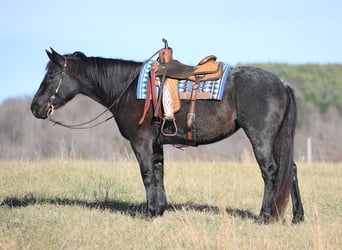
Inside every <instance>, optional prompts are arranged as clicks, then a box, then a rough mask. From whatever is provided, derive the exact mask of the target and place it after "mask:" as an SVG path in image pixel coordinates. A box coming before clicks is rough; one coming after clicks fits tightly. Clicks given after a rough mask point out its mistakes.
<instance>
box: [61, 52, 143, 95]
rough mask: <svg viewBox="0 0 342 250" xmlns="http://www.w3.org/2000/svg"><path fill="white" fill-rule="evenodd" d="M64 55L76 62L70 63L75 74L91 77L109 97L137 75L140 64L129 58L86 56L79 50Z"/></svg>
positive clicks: (123, 87) (118, 91)
mask: <svg viewBox="0 0 342 250" xmlns="http://www.w3.org/2000/svg"><path fill="white" fill-rule="evenodd" d="M64 56H65V57H66V58H67V59H70V60H73V61H74V62H76V63H73V65H72V70H73V72H74V73H75V74H77V75H78V76H81V77H85V78H88V79H92V80H93V82H95V83H96V84H97V85H96V86H95V87H96V88H99V89H101V90H102V91H104V92H105V93H103V94H104V95H105V96H110V97H111V98H115V95H117V93H121V91H122V90H123V89H125V88H126V85H127V84H130V83H131V82H132V81H133V78H136V77H138V74H139V71H140V67H141V65H142V63H141V62H136V61H130V60H122V59H112V58H103V57H92V56H90V57H88V56H86V55H85V54H84V53H83V52H80V51H75V52H73V53H72V54H66V55H64Z"/></svg>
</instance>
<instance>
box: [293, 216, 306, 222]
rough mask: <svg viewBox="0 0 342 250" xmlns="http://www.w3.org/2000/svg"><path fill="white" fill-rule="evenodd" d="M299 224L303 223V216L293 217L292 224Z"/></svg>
mask: <svg viewBox="0 0 342 250" xmlns="http://www.w3.org/2000/svg"><path fill="white" fill-rule="evenodd" d="M301 222H304V216H295V217H293V219H292V224H299V223H301Z"/></svg>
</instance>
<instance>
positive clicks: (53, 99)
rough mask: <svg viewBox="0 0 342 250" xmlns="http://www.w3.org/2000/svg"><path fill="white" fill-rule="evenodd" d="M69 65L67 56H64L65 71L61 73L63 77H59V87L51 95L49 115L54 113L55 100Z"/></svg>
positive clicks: (48, 107)
mask: <svg viewBox="0 0 342 250" xmlns="http://www.w3.org/2000/svg"><path fill="white" fill-rule="evenodd" d="M67 66H68V61H67V58H66V57H64V64H63V71H62V73H61V79H59V81H58V84H57V88H56V90H55V92H54V93H53V94H52V96H51V97H50V99H49V101H48V104H47V116H50V115H52V113H53V111H54V109H55V107H54V101H55V99H56V95H57V94H58V91H59V88H60V86H61V84H62V81H63V78H64V76H65V69H66V67H67Z"/></svg>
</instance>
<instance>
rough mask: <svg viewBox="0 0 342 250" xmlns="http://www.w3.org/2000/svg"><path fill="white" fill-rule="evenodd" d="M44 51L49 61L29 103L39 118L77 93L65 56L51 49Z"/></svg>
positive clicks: (45, 116) (46, 115)
mask: <svg viewBox="0 0 342 250" xmlns="http://www.w3.org/2000/svg"><path fill="white" fill-rule="evenodd" d="M46 53H47V55H48V57H49V58H50V62H49V63H48V64H47V67H46V68H47V71H46V74H45V76H44V78H43V81H42V83H41V84H40V87H39V89H38V91H37V93H36V94H35V96H34V98H33V100H32V104H31V111H32V113H33V115H34V116H35V117H37V118H40V119H46V118H47V117H48V115H49V114H51V113H52V112H53V110H54V109H57V108H59V107H61V106H63V105H64V104H66V103H67V102H68V101H69V100H71V99H72V98H73V97H74V96H75V95H76V94H77V93H78V91H77V83H76V81H75V80H73V79H72V78H71V77H70V75H69V72H70V71H69V65H68V63H69V61H68V59H67V57H66V56H63V55H60V54H58V53H57V52H56V51H54V50H53V49H51V52H50V51H47V50H46Z"/></svg>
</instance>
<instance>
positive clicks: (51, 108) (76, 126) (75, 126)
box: [47, 57, 140, 129]
mask: <svg viewBox="0 0 342 250" xmlns="http://www.w3.org/2000/svg"><path fill="white" fill-rule="evenodd" d="M67 65H68V61H67V58H66V57H64V64H63V71H62V73H61V79H60V80H59V82H58V84H57V88H56V90H55V92H54V94H53V95H52V96H51V97H50V99H49V102H48V104H47V116H48V117H49V121H50V122H52V123H53V125H59V126H62V127H65V128H69V129H89V128H94V127H97V126H99V125H101V124H103V123H105V122H106V121H108V120H110V119H112V118H113V117H114V115H111V116H110V117H108V118H106V119H104V120H102V121H100V122H97V123H95V124H93V125H88V124H90V123H92V122H94V121H96V120H97V119H99V118H100V117H101V116H103V115H104V114H105V113H106V112H108V111H110V110H111V109H112V108H113V107H114V105H115V104H117V103H118V101H119V100H120V99H121V97H122V96H123V95H124V94H125V93H126V91H127V89H128V88H129V87H130V86H131V84H132V83H133V81H134V79H135V78H136V77H137V76H138V75H139V72H140V68H139V70H138V71H137V72H136V73H135V74H134V75H133V77H132V79H129V80H128V81H127V82H126V87H125V89H124V90H123V91H122V92H121V94H120V95H119V97H118V98H117V99H116V100H115V101H114V102H113V103H112V104H111V105H110V106H109V107H108V108H106V109H105V110H104V111H103V112H101V113H100V114H98V115H97V116H95V117H94V118H92V119H90V120H89V121H86V122H82V123H78V124H67V123H65V122H62V121H57V120H54V119H53V118H52V117H51V116H52V114H53V111H54V101H55V99H56V95H57V94H58V92H59V88H60V86H61V84H62V82H63V78H64V76H65V69H66V67H67ZM87 125H88V126H87Z"/></svg>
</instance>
